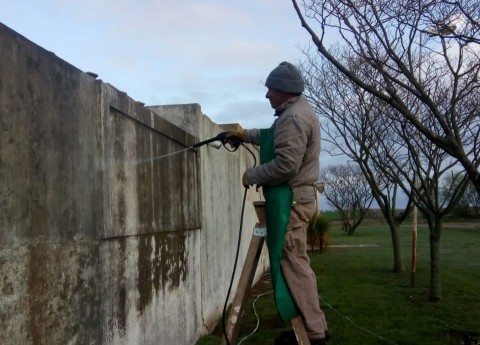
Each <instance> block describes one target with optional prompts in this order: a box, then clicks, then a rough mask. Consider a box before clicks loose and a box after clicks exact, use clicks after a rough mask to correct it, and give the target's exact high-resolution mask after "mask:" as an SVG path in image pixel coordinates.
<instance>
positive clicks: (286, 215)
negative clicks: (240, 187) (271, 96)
mask: <svg viewBox="0 0 480 345" xmlns="http://www.w3.org/2000/svg"><path fill="white" fill-rule="evenodd" d="M274 157H275V151H274V146H273V133H272V132H271V130H270V129H261V130H260V163H261V164H264V163H267V162H269V161H271V160H272V159H273V158H274ZM262 189H263V194H264V196H265V214H266V221H267V247H268V254H269V259H270V272H271V275H272V284H273V292H274V295H275V305H276V307H277V311H278V314H279V315H280V318H281V319H282V321H288V320H290V319H292V318H294V317H295V316H297V315H300V312H299V310H298V307H297V305H296V304H295V301H294V300H293V297H292V294H291V293H290V290H289V289H288V286H287V283H286V281H285V278H284V276H283V273H282V269H281V266H280V262H281V260H282V256H283V244H284V241H285V233H286V231H287V225H288V222H289V219H290V210H291V208H292V202H293V194H292V191H291V189H290V186H289V185H288V183H283V184H281V185H279V186H275V187H265V186H262Z"/></svg>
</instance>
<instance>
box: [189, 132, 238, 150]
mask: <svg viewBox="0 0 480 345" xmlns="http://www.w3.org/2000/svg"><path fill="white" fill-rule="evenodd" d="M228 133H229V132H222V133H220V134H218V135H217V136H215V137H213V138H210V139H207V140H204V141H200V142H198V143H196V144H195V145H193V146H192V148H196V147H200V146H203V145H206V144H210V143H213V142H214V141H220V142H221V143H222V144H223V146H225V144H226V143H227V142H230V143H231V144H232V146H233V147H234V148H235V149H234V150H233V151H235V150H236V149H237V148H238V147H239V146H240V144H241V141H240V138H237V137H231V138H228V140H227V134H228Z"/></svg>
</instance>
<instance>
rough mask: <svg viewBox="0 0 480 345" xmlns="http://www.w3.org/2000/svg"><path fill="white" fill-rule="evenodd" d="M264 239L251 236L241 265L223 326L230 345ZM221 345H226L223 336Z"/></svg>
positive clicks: (235, 336) (241, 313) (243, 308)
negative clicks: (233, 295) (235, 288)
mask: <svg viewBox="0 0 480 345" xmlns="http://www.w3.org/2000/svg"><path fill="white" fill-rule="evenodd" d="M264 242H265V237H261V236H255V235H254V236H252V239H251V241H250V246H249V247H248V252H247V256H246V258H245V262H244V265H243V269H242V273H241V275H240V280H239V281H238V286H237V290H236V292H235V297H234V298H233V302H232V305H231V307H230V313H229V315H228V320H227V323H226V325H225V328H226V333H227V337H228V340H229V343H230V345H234V344H236V338H237V336H238V331H239V329H240V321H241V319H242V317H243V312H244V311H245V305H246V303H247V300H248V297H249V295H250V290H251V289H252V283H253V278H254V277H255V271H256V269H257V265H258V261H259V259H260V254H261V253H262V247H263V243H264ZM221 344H222V345H226V344H227V341H226V340H225V335H224V336H223V337H222V343H221Z"/></svg>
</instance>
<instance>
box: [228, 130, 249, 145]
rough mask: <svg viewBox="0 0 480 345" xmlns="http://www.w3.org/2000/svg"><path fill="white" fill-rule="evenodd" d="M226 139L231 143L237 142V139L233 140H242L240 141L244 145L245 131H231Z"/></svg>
mask: <svg viewBox="0 0 480 345" xmlns="http://www.w3.org/2000/svg"><path fill="white" fill-rule="evenodd" d="M225 138H226V139H227V141H228V142H229V143H231V142H232V141H235V139H233V138H237V139H240V141H241V142H242V143H243V142H244V141H245V130H244V129H240V130H238V131H230V132H228V133H227V135H226V136H225ZM229 139H233V140H229Z"/></svg>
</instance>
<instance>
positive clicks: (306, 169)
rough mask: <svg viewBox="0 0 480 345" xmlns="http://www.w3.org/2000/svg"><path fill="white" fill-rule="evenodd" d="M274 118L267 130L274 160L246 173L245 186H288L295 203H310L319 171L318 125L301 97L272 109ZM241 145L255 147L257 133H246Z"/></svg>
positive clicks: (258, 133) (312, 199)
mask: <svg viewBox="0 0 480 345" xmlns="http://www.w3.org/2000/svg"><path fill="white" fill-rule="evenodd" d="M275 116H278V118H277V119H276V120H275V122H274V123H273V125H272V127H270V130H271V131H273V136H274V150H275V158H274V159H273V160H271V161H270V162H268V163H266V164H261V165H259V166H257V167H255V168H251V169H248V170H247V183H248V184H250V185H254V184H256V185H261V186H276V185H279V184H281V183H283V182H288V184H289V185H290V188H291V189H292V192H293V199H294V201H295V202H298V203H306V202H310V201H314V200H315V188H314V187H313V184H314V183H315V182H316V181H317V179H318V174H319V168H320V162H319V160H320V159H319V158H320V124H319V122H318V119H317V116H316V114H315V111H314V109H313V108H312V106H311V105H310V104H309V103H308V102H307V100H306V99H305V98H304V97H303V96H298V97H294V98H291V99H289V100H288V101H286V102H285V103H283V104H282V105H280V106H279V107H278V108H277V109H275ZM245 142H247V143H252V144H256V145H259V144H260V130H259V129H248V130H246V131H245Z"/></svg>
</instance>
